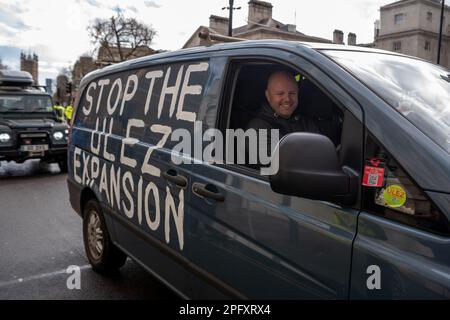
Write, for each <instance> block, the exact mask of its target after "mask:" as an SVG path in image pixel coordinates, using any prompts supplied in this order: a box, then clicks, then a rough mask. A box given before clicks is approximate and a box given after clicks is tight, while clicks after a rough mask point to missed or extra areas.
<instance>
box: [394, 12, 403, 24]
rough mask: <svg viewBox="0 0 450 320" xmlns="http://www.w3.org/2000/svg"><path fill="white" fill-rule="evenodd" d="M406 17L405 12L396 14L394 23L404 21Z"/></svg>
mask: <svg viewBox="0 0 450 320" xmlns="http://www.w3.org/2000/svg"><path fill="white" fill-rule="evenodd" d="M404 18H405V14H403V13H399V14H396V15H395V16H394V23H395V24H400V23H401V22H402V21H403V19H404Z"/></svg>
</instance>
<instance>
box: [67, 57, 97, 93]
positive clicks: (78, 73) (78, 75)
mask: <svg viewBox="0 0 450 320" xmlns="http://www.w3.org/2000/svg"><path fill="white" fill-rule="evenodd" d="M98 68H99V67H98V65H97V64H96V63H95V61H94V59H93V58H92V57H89V56H81V57H80V58H78V60H77V62H75V64H74V65H73V69H72V90H73V91H74V92H76V91H77V90H78V87H79V86H80V81H81V79H82V78H83V77H84V76H85V75H87V74H88V73H89V72H91V71H93V70H95V69H98Z"/></svg>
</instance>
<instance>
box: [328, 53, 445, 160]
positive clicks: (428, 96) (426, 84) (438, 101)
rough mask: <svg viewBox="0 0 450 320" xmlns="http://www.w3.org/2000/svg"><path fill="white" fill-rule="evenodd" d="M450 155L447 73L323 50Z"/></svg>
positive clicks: (410, 62)
mask: <svg viewBox="0 0 450 320" xmlns="http://www.w3.org/2000/svg"><path fill="white" fill-rule="evenodd" d="M322 52H323V53H324V54H326V55H327V56H329V57H330V58H331V59H333V60H334V61H336V62H337V63H338V64H340V65H341V66H343V67H344V68H346V69H347V70H349V71H350V72H351V73H352V74H353V75H355V76H356V77H357V78H359V79H360V80H361V81H362V82H364V83H365V84H366V85H367V86H368V87H369V88H370V89H372V90H373V91H374V92H375V93H376V94H378V95H379V96H380V97H382V98H383V99H384V100H385V101H386V102H388V103H389V104H390V105H391V106H392V107H393V108H394V109H395V110H397V111H398V112H399V113H401V114H402V115H403V116H404V117H405V118H407V119H408V120H409V121H410V122H411V123H412V124H414V126H416V127H417V128H418V129H419V130H420V131H422V132H423V133H424V134H425V135H427V136H428V137H429V138H431V139H432V140H433V141H434V142H436V143H437V144H438V145H439V146H440V147H441V148H443V149H444V150H445V151H447V152H448V153H450V70H448V69H445V68H443V67H440V66H438V65H434V64H431V63H428V62H425V61H421V60H417V59H412V58H407V57H402V56H395V55H389V54H380V53H373V52H355V51H336V50H324V51H322Z"/></svg>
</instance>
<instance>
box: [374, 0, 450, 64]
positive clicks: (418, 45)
mask: <svg viewBox="0 0 450 320" xmlns="http://www.w3.org/2000/svg"><path fill="white" fill-rule="evenodd" d="M440 20H441V1H439V0H402V1H396V2H394V3H391V4H388V5H385V6H382V7H381V8H380V20H379V22H376V25H375V47H376V48H379V49H384V50H389V51H395V52H399V53H403V54H407V55H411V56H416V57H419V58H422V59H426V60H429V61H431V62H433V63H436V62H437V55H438V39H439V28H440ZM442 35H443V36H442V47H441V64H442V65H445V66H447V67H449V66H450V7H449V6H445V12H444V24H443V28H442Z"/></svg>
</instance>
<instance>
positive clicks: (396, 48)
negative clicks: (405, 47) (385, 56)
mask: <svg viewBox="0 0 450 320" xmlns="http://www.w3.org/2000/svg"><path fill="white" fill-rule="evenodd" d="M392 50H393V51H401V50H402V42H401V41H395V42H394V43H393V45H392Z"/></svg>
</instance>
